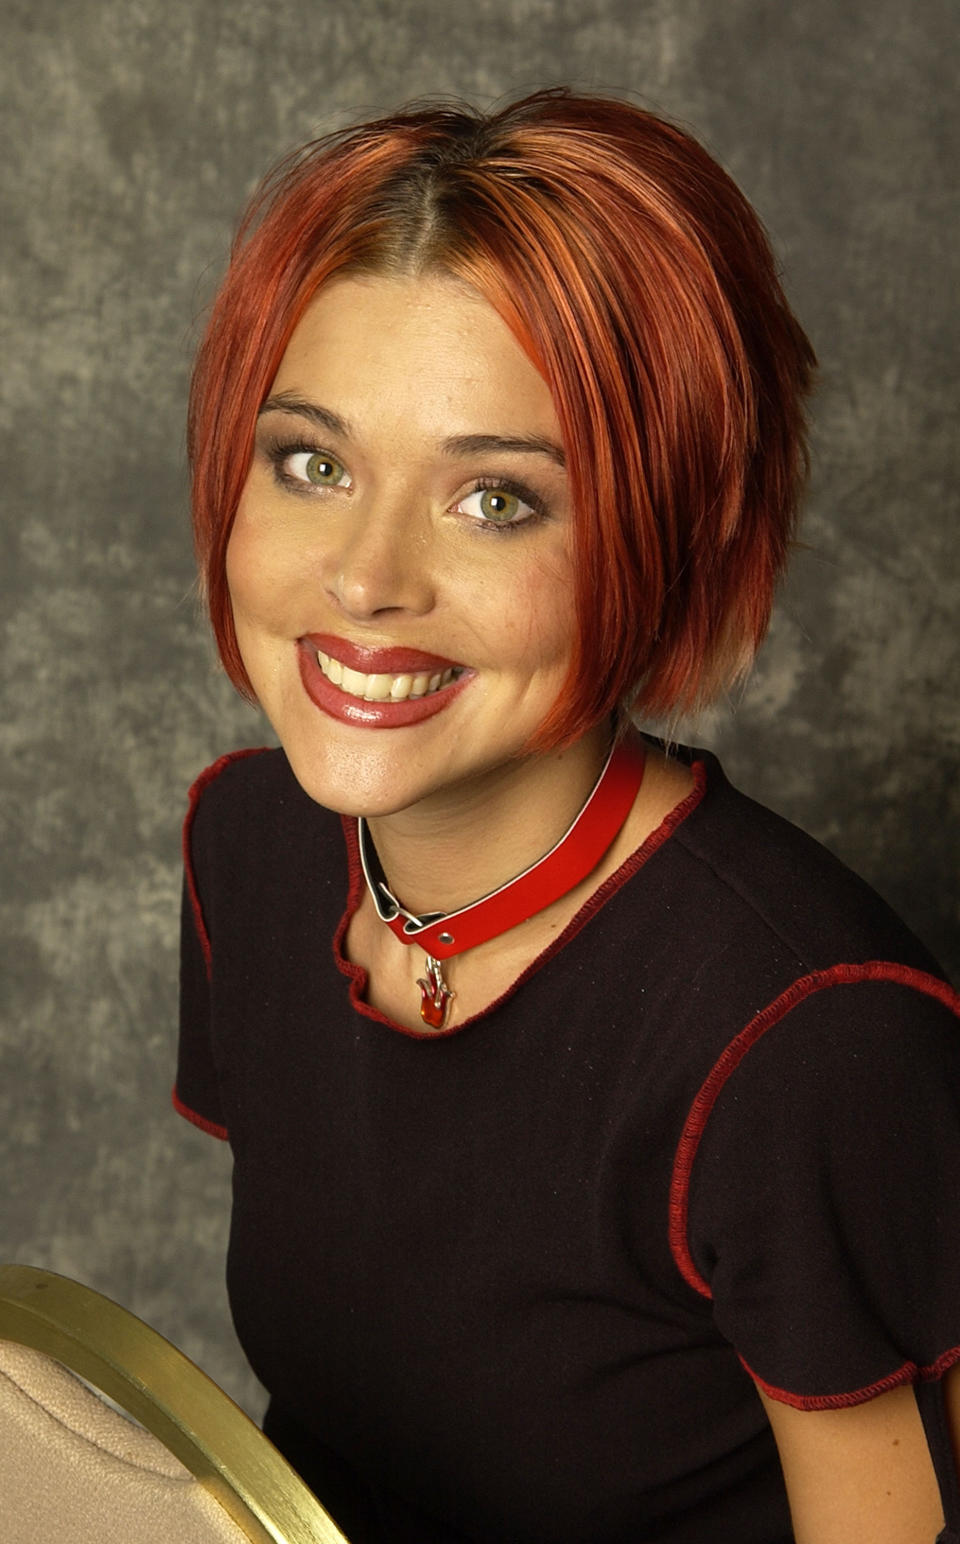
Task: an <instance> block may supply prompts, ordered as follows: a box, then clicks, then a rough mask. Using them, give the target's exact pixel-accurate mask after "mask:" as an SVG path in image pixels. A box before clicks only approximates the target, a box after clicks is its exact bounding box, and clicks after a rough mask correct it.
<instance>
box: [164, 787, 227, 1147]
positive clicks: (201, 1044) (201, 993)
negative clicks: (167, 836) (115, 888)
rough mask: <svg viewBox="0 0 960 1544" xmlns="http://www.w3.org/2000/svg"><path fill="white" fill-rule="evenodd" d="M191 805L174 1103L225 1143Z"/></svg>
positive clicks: (186, 833) (187, 828)
mask: <svg viewBox="0 0 960 1544" xmlns="http://www.w3.org/2000/svg"><path fill="white" fill-rule="evenodd" d="M193 811H194V804H193V801H191V810H190V813H189V814H188V816H187V820H186V822H185V825H184V881H183V899H182V903H181V916H180V1041H179V1048H178V1055H177V1080H176V1084H175V1086H174V1091H173V1102H174V1105H175V1107H176V1109H177V1110H178V1111H179V1112H180V1114H181V1115H183V1116H185V1118H186V1119H187V1120H189V1121H192V1122H193V1124H194V1125H195V1126H199V1127H200V1129H201V1130H202V1131H207V1132H209V1133H210V1134H211V1135H212V1136H216V1137H221V1138H223V1139H226V1137H227V1129H226V1122H225V1119H224V1115H223V1109H222V1101H221V1095H220V1088H219V1083H218V1077H217V1068H216V1063H215V1060H214V1054H213V1046H212V1043H211V1033H210V1029H211V1026H210V981H209V969H210V945H209V940H208V938H207V934H206V928H205V925H204V921H203V909H202V902H201V900H200V895H199V891H198V887H197V881H196V878H195V875H194V868H193V858H192V852H191V840H190V837H191V827H192V816H193Z"/></svg>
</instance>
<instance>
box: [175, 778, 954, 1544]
mask: <svg viewBox="0 0 960 1544" xmlns="http://www.w3.org/2000/svg"><path fill="white" fill-rule="evenodd" d="M693 761H694V770H695V775H696V787H695V791H694V792H693V793H692V794H691V795H690V797H689V798H687V799H686V800H685V801H684V802H683V803H682V804H681V805H680V806H679V807H678V808H677V810H675V811H674V812H673V814H672V815H671V816H670V817H669V818H668V820H667V821H666V822H664V825H663V826H662V827H661V828H660V829H659V830H658V831H657V832H656V833H654V835H653V836H652V837H651V838H649V839H648V841H647V842H645V843H644V845H643V846H642V847H641V848H640V849H639V850H638V852H637V853H635V854H634V855H633V857H632V858H631V859H630V860H628V862H627V863H626V864H625V865H624V866H623V868H622V869H621V870H620V871H619V872H618V873H617V874H616V875H615V876H613V878H612V879H610V880H608V881H607V882H606V883H605V884H604V885H603V886H602V887H601V889H600V890H599V891H598V892H597V893H596V894H595V895H594V897H593V898H592V900H591V901H590V902H588V904H587V905H586V906H585V907H584V908H583V909H582V910H581V911H580V913H578V915H577V916H576V917H575V918H574V919H573V921H572V922H571V923H570V925H569V926H568V927H567V928H566V929H565V931H564V933H563V934H562V935H561V936H560V937H559V938H558V940H557V941H556V943H555V944H554V945H552V946H551V948H550V949H549V950H547V951H546V952H545V953H544V954H543V955H541V956H540V957H539V958H538V960H536V961H535V962H534V964H533V965H532V966H531V967H530V968H529V969H528V970H527V971H526V972H524V974H523V976H522V977H521V978H520V980H519V981H518V982H517V983H515V985H514V987H513V988H511V990H510V991H508V992H507V993H506V994H504V996H502V997H501V998H500V999H499V1000H498V1001H497V1002H496V1003H494V1004H493V1005H492V1006H491V1007H490V1008H489V1009H487V1010H486V1012H484V1013H483V1014H480V1015H477V1016H476V1017H475V1018H473V1019H470V1020H467V1021H466V1022H465V1023H463V1024H461V1025H458V1026H456V1027H455V1028H454V1029H453V1030H452V1031H450V1032H449V1033H436V1032H425V1033H423V1034H419V1033H415V1032H413V1031H410V1030H407V1029H403V1028H401V1027H399V1026H397V1025H394V1024H392V1023H391V1022H390V1021H389V1020H387V1019H386V1018H384V1016H383V1015H382V1014H380V1013H379V1012H377V1011H376V1010H375V1009H373V1008H371V1007H370V1006H368V1005H367V1004H366V1003H365V1002H364V1001H363V993H364V988H365V979H364V973H363V971H361V970H360V969H359V968H358V967H355V966H351V965H349V964H348V963H347V962H346V961H345V960H344V959H343V956H342V953H341V944H342V939H343V936H344V933H345V929H346V923H347V920H348V918H349V916H350V915H351V913H352V909H353V908H354V907H355V906H356V904H357V902H358V900H359V895H360V886H361V884H362V878H361V875H360V871H359V864H358V860H357V852H356V836H355V829H354V826H353V823H352V822H350V821H343V822H341V820H340V818H339V817H337V816H334V815H331V814H330V813H329V812H328V811H325V810H323V809H322V808H320V807H319V806H318V805H316V804H314V803H313V802H312V801H311V800H310V799H309V798H308V797H307V795H306V794H305V793H304V792H303V791H302V790H301V789H300V787H299V786H298V784H297V783H296V781H295V779H294V778H293V775H292V773H291V772H290V769H289V767H288V765H287V762H286V760H285V758H284V756H283V754H282V752H279V751H269V752H259V753H245V754H241V755H239V756H237V757H226V758H223V759H222V760H221V761H220V762H218V763H216V764H215V765H214V767H212V768H210V769H209V770H208V771H207V772H206V773H204V775H203V777H202V778H201V779H199V781H198V783H197V785H196V786H195V789H194V795H193V799H192V802H191V812H190V815H189V816H188V820H187V825H186V827H185V854H186V860H187V885H186V891H185V908H184V939H183V1024H182V1035H181V1054H180V1066H179V1072H178V1080H177V1091H176V1098H177V1101H178V1104H179V1107H180V1108H181V1110H182V1112H183V1113H184V1114H186V1115H187V1116H188V1117H189V1118H191V1119H193V1120H195V1121H196V1123H197V1124H199V1125H201V1126H203V1127H205V1128H206V1129H208V1130H211V1131H213V1132H215V1133H216V1134H218V1135H221V1136H226V1135H229V1140H230V1143H231V1146H232V1149H233V1153H234V1159H235V1178H234V1207H233V1220H232V1230H231V1241H230V1252H229V1261H228V1286H229V1291H230V1299H231V1304H232V1309H233V1314H234V1318H235V1322H236V1326H237V1330H238V1333H239V1336H240V1340H241V1343H242V1344H243V1346H244V1349H245V1351H246V1353H247V1355H248V1357H249V1359H250V1362H251V1364H252V1366H253V1368H254V1370H255V1372H256V1373H257V1375H258V1376H259V1378H260V1379H261V1381H262V1382H263V1383H264V1385H265V1386H266V1388H267V1389H268V1390H269V1392H270V1395H271V1400H272V1403H271V1409H270V1411H269V1412H268V1418H267V1423H266V1424H267V1429H268V1431H269V1432H270V1433H271V1435H272V1436H273V1437H274V1440H275V1441H277V1443H278V1445H279V1446H281V1447H282V1448H283V1449H284V1450H285V1451H286V1452H287V1453H288V1456H290V1458H291V1460H292V1461H293V1462H294V1463H295V1464H296V1465H297V1467H298V1468H300V1470H301V1472H302V1473H303V1474H304V1477H305V1478H306V1479H307V1481H308V1483H310V1484H312V1485H313V1487H314V1489H315V1490H316V1491H317V1493H318V1494H319V1496H320V1498H321V1500H323V1501H324V1504H325V1505H327V1506H328V1508H329V1509H330V1510H331V1511H332V1512H333V1513H334V1515H335V1516H336V1517H337V1519H338V1521H340V1523H341V1526H342V1527H343V1528H344V1530H345V1532H346V1533H347V1534H348V1536H350V1537H351V1539H352V1540H354V1541H355V1544H400V1541H403V1544H413V1541H416V1544H454V1541H475V1544H494V1541H496V1544H628V1541H629V1544H641V1541H649V1544H654V1541H656V1544H668V1541H669V1544H705V1541H707V1540H710V1541H715V1540H719V1539H730V1540H735V1541H736V1544H781V1541H787V1540H789V1539H790V1538H791V1536H792V1535H791V1531H790V1523H789V1513H788V1509H787V1504H786V1497H785V1492H784V1487H783V1481H782V1478H781V1475H780V1470H779V1465H778V1462H777V1458H776V1452H775V1447H774V1443H773V1439H772V1435H771V1433H770V1429H769V1426H768V1423H767V1421H766V1418H765V1415H764V1412H763V1408H762V1405H761V1403H760V1400H759V1398H758V1396H757V1393H756V1389H755V1387H754V1382H753V1379H757V1380H758V1381H759V1382H760V1383H761V1385H762V1386H763V1387H764V1388H765V1389H767V1390H768V1391H769V1392H770V1393H772V1394H773V1395H774V1397H776V1398H779V1399H783V1400H786V1401H787V1402H789V1403H791V1404H794V1405H797V1406H800V1407H801V1408H811V1409H824V1408H836V1407H841V1406H844V1405H848V1404H853V1403H859V1402H861V1401H863V1400H864V1399H867V1398H870V1397H871V1396H872V1395H875V1394H877V1393H880V1392H882V1391H883V1390H885V1389H887V1388H891V1387H894V1386H896V1385H897V1384H899V1383H917V1382H922V1381H927V1382H930V1383H931V1384H932V1383H934V1382H935V1380H936V1379H937V1378H938V1377H939V1375H940V1374H941V1373H942V1372H944V1371H945V1370H946V1368H947V1367H948V1366H949V1365H951V1364H952V1363H953V1362H954V1361H957V1360H960V1242H958V1228H957V1217H958V1202H960V1033H958V1025H957V1017H956V1016H957V1014H958V1012H960V1002H958V999H957V997H956V996H955V994H953V993H952V991H951V990H950V988H949V987H948V986H947V985H946V984H945V983H944V981H943V979H942V977H941V975H940V973H939V971H938V968H937V966H936V964H935V963H934V962H933V961H932V960H931V959H930V957H929V956H928V955H927V953H926V952H925V950H924V949H923V948H922V946H921V945H920V944H919V943H918V942H917V941H916V939H914V938H913V936H912V935H911V934H910V933H909V932H908V931H907V930H906V929H905V928H904V927H903V925H902V924H901V923H900V922H899V921H898V920H897V919H896V918H895V917H894V916H893V915H892V914H891V912H890V911H889V910H888V908H887V907H886V906H885V905H884V903H883V902H882V901H881V900H880V899H879V898H878V897H877V896H876V895H875V894H874V893H873V892H872V891H871V890H869V889H868V888H867V887H866V886H865V885H864V884H862V883H861V881H860V880H858V879H857V878H856V877H855V876H854V875H852V874H851V873H850V872H849V871H848V870H847V869H845V868H844V867H843V866H842V865H841V864H840V863H838V862H837V860H836V859H834V858H833V857H832V856H831V855H830V854H829V853H827V852H826V851H825V850H824V849H823V848H821V847H819V846H818V845H817V844H816V843H815V842H813V841H811V840H810V839H809V838H808V837H806V836H804V835H803V834H802V833H801V832H799V831H797V830H796V829H795V828H794V827H792V826H790V825H789V824H787V823H786V822H785V821H783V820H781V819H780V818H779V817H778V816H776V815H774V814H772V813H771V812H769V811H768V810H765V809H763V808H761V807H760V806H759V805H756V804H754V803H753V802H752V801H751V800H749V799H747V798H745V797H744V796H743V795H741V794H740V793H738V792H737V791H736V790H734V789H733V788H732V787H731V786H730V785H729V784H728V783H727V782H726V780H725V778H724V777H723V774H722V772H721V771H720V768H719V766H718V764H717V763H716V761H715V760H714V759H713V758H712V757H710V756H709V755H707V754H705V753H696V754H695V756H694V757H693Z"/></svg>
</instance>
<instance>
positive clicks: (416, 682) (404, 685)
mask: <svg viewBox="0 0 960 1544" xmlns="http://www.w3.org/2000/svg"><path fill="white" fill-rule="evenodd" d="M317 663H318V665H319V666H320V669H321V670H322V671H323V673H324V675H325V676H326V678H327V680H328V681H332V682H333V684H334V686H339V688H340V690H341V691H343V692H346V693H347V694H348V695H349V696H350V697H360V698H362V699H363V700H364V701H365V702H388V701H389V702H406V701H407V700H408V699H409V698H411V697H426V696H428V695H429V694H430V693H431V692H437V691H439V690H440V689H441V687H444V686H449V685H450V682H451V681H455V680H456V679H457V677H458V676H459V675H461V674H462V673H463V672H462V671H461V670H460V668H459V667H458V666H456V665H452V666H450V667H449V668H448V669H447V670H439V671H437V672H436V673H435V674H434V675H396V676H395V675H385V674H383V673H380V674H377V675H364V674H363V673H362V672H361V671H359V670H351V669H350V667H349V666H348V665H342V664H341V663H340V661H339V660H338V659H334V658H333V656H332V655H330V654H325V653H324V652H323V650H322V649H318V650H317Z"/></svg>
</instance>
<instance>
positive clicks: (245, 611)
mask: <svg viewBox="0 0 960 1544" xmlns="http://www.w3.org/2000/svg"><path fill="white" fill-rule="evenodd" d="M273 549H274V544H273V543H271V542H269V541H267V540H265V537H264V532H263V529H262V526H261V524H260V523H259V522H258V521H257V520H256V519H254V518H252V517H251V516H250V515H249V514H248V513H246V512H245V510H244V505H243V500H241V502H240V506H239V508H238V510H237V515H236V519H235V520H234V522H233V530H232V531H231V533H230V540H229V542H228V543H227V561H226V574H227V589H228V590H229V592H230V603H231V605H232V606H233V616H234V623H235V625H236V627H237V630H238V634H239V632H240V630H241V629H242V628H243V626H244V624H245V623H256V622H265V621H268V620H269V618H270V616H271V614H273V613H274V612H275V611H276V609H277V606H278V602H279V599H280V590H281V585H280V574H279V573H278V564H277V555H276V552H275V551H274V550H273Z"/></svg>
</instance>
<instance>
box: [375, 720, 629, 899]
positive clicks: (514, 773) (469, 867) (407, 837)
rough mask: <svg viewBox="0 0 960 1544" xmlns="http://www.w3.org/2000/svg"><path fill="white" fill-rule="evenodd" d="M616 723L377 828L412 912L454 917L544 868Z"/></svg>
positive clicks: (396, 887)
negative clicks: (532, 868)
mask: <svg viewBox="0 0 960 1544" xmlns="http://www.w3.org/2000/svg"><path fill="white" fill-rule="evenodd" d="M609 740H610V731H609V727H608V726H607V725H606V724H603V725H600V726H598V727H597V728H595V729H593V730H591V731H589V732H588V734H586V735H584V736H583V737H582V738H581V739H580V740H578V741H576V743H575V744H574V745H572V746H570V747H569V748H568V749H566V750H564V751H555V752H548V753H546V754H544V755H532V756H528V757H524V758H523V759H518V760H517V761H514V762H511V763H509V764H508V765H507V766H505V767H501V768H497V769H496V771H495V772H493V773H490V774H487V775H484V776H481V777H478V778H475V779H471V780H470V782H468V783H464V784H460V785H458V786H457V787H456V789H451V790H444V793H443V794H442V795H441V796H439V797H435V798H432V799H430V800H428V801H424V802H423V803H422V804H418V805H415V806H413V807H412V808H410V809H407V810H402V811H399V812H398V813H397V814H394V815H388V816H380V817H377V818H376V819H373V820H370V821H369V822H368V825H369V829H370V834H371V836H372V838H373V841H374V844H375V846H376V849H377V854H378V856H379V858H380V862H381V864H382V865H383V869H384V872H385V874H386V876H387V879H388V881H389V884H390V887H391V889H392V891H393V892H394V894H395V895H397V896H398V897H399V898H400V900H401V901H402V902H403V904H404V906H406V907H408V908H409V909H410V910H411V911H414V912H421V911H453V910H456V909H457V908H458V907H461V906H466V905H469V904H470V902H472V901H474V900H476V899H477V898H478V897H479V896H481V895H485V894H487V893H488V892H489V891H491V890H495V889H496V888H497V887H498V886H499V885H502V884H504V883H506V881H507V880H509V879H511V878H513V876H514V875H515V874H518V873H520V872H521V871H522V870H523V869H525V868H527V867H528V866H529V865H530V864H531V863H534V862H536V860H537V859H538V858H540V857H541V856H542V855H543V854H544V853H545V852H547V851H548V850H549V848H550V847H551V846H552V845H553V844H554V843H555V842H556V841H557V840H558V839H559V838H560V837H561V836H562V835H563V833H564V831H565V830H566V829H567V827H568V826H569V825H570V823H571V821H572V820H573V819H574V818H575V816H576V814H577V812H578V810H579V809H580V808H581V806H582V805H583V803H584V801H585V799H586V798H587V796H588V794H589V793H590V790H591V788H592V787H593V785H594V783H595V782H596V780H597V777H598V775H599V773H600V769H601V767H602V766H603V763H604V760H605V758H606V754H607V750H608V749H609Z"/></svg>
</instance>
